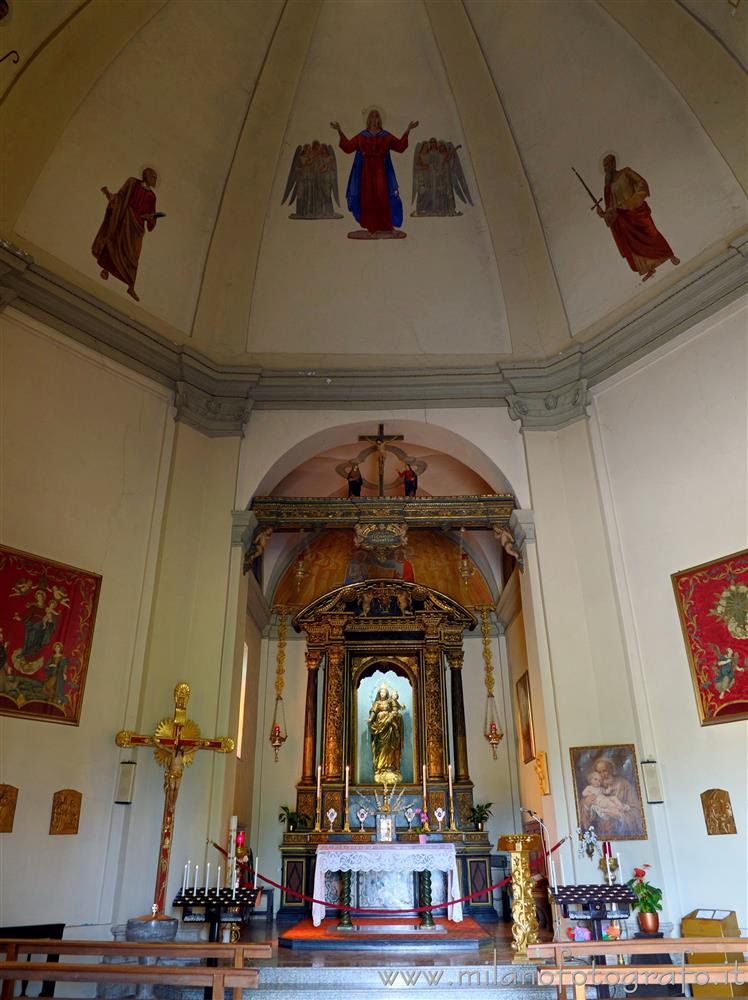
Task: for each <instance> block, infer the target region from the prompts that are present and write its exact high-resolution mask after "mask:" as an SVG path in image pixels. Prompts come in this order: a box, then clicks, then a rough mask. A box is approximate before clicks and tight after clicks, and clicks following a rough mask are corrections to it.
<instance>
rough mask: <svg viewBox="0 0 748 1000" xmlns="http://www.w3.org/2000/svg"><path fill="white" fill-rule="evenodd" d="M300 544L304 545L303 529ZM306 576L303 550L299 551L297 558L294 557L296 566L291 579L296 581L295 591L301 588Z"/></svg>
mask: <svg viewBox="0 0 748 1000" xmlns="http://www.w3.org/2000/svg"><path fill="white" fill-rule="evenodd" d="M301 544H302V546H303V544H304V529H303V528H302V529H301ZM305 576H306V552H305V550H304V548H302V549H301V552H299V554H298V556H297V557H296V566H295V568H294V571H293V577H294V580H295V581H296V589H297V590H298V589H299V588H300V587H301V584H302V582H303V580H304V577H305Z"/></svg>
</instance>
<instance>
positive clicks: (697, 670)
mask: <svg viewBox="0 0 748 1000" xmlns="http://www.w3.org/2000/svg"><path fill="white" fill-rule="evenodd" d="M671 579H672V581H673V590H674V591H675V602H676V604H677V606H678V614H679V615H680V623H681V628H682V629H683V639H684V640H685V643H686V653H687V654H688V662H689V665H690V667H691V679H692V681H693V687H694V693H695V695H696V706H697V708H698V712H699V719H700V721H701V725H702V726H711V725H714V724H715V723H718V722H737V721H738V720H739V719H748V549H743V551H742V552H734V553H733V554H732V555H729V556H723V557H722V558H720V559H715V560H713V561H712V562H708V563H702V564H701V565H700V566H692V567H691V569H684V570H681V571H680V572H679V573H673V575H672V577H671Z"/></svg>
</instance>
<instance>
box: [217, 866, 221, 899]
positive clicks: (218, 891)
mask: <svg viewBox="0 0 748 1000" xmlns="http://www.w3.org/2000/svg"><path fill="white" fill-rule="evenodd" d="M216 894H217V895H219V896H220V894H221V866H220V865H219V866H218V871H217V872H216Z"/></svg>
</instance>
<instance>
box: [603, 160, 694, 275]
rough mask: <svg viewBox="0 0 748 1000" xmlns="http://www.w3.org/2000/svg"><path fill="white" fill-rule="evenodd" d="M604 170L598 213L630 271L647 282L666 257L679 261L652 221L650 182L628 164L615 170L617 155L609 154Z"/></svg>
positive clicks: (677, 262)
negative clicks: (603, 186)
mask: <svg viewBox="0 0 748 1000" xmlns="http://www.w3.org/2000/svg"><path fill="white" fill-rule="evenodd" d="M603 168H604V170H605V211H603V210H602V209H601V208H600V206H599V205H598V208H597V214H598V215H599V216H600V218H602V219H605V223H606V225H607V226H608V228H609V229H610V231H611V233H612V234H613V239H614V240H615V243H616V246H617V247H618V250H619V251H620V254H621V256H622V257H625V258H626V260H627V261H628V262H629V267H630V268H631V270H632V271H638V273H639V274H640V275H641V276H642V281H647V280H648V279H649V278H651V277H652V275H653V274H654V273H655V269H656V268H658V267H659V266H660V264H664V263H665V261H666V260H669V261H671V262H672V263H673V264H680V260H678V258H677V257H676V256H675V254H674V253H673V250H672V248H671V246H670V244H669V243H668V241H667V240H666V239H665V237H664V236H663V235H662V233H661V232H660V231H659V229H658V228H657V226H656V225H655V224H654V221H653V219H652V212H651V210H650V207H649V205H648V204H647V202H646V199H647V198H648V197H649V185H648V184H647V182H646V181H645V180H644V178H643V177H641V176H640V175H639V174H637V173H636V171H635V170H632V169H631V168H630V167H623V168H622V169H621V170H618V169H616V158H615V156H613V154H612V153H608V154H607V155H606V156H605V157H604V159H603Z"/></svg>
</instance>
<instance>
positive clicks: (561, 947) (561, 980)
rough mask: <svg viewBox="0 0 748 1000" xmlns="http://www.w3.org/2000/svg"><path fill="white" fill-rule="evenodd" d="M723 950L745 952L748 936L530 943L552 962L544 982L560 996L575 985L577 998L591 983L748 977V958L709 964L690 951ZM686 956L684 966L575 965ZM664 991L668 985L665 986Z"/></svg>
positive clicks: (533, 954)
mask: <svg viewBox="0 0 748 1000" xmlns="http://www.w3.org/2000/svg"><path fill="white" fill-rule="evenodd" d="M717 942H718V943H719V950H720V952H721V951H725V952H731V953H735V954H740V955H741V959H742V957H743V953H744V952H745V951H746V950H748V938H719V939H717V938H657V939H654V940H653V939H651V938H650V939H647V938H641V939H640V938H634V939H624V940H620V941H548V942H544V943H542V944H533V945H528V948H527V957H528V958H529V959H533V960H537V961H543V960H547V959H550V960H551V962H552V964H551V965H548V966H540V967H539V968H538V985H539V986H555V987H556V988H557V990H558V995H559V997H565V995H566V990H567V988H568V987H569V986H571V987H572V989H573V993H574V1000H585V997H586V990H587V988H588V987H591V986H595V987H597V986H607V987H611V986H621V985H625V986H628V987H634V986H662V987H663V988H664V987H665V986H670V985H677V986H683V985H692V984H696V985H699V986H705V985H707V984H715V985H721V986H723V985H725V984H727V983H734V984H741V983H746V982H748V963H746V962H745V961H743V960H741V961H735V962H721V963H719V964H711V963H710V964H708V965H686V964H685V963H686V955H689V954H699V953H701V954H707V953H709V952H711V953H714V950H715V944H716V943H717ZM662 954H667V955H681V956H682V958H681V962H680V964H679V965H638V964H637V965H602V964H599V965H598V964H596V963H595V961H594V959H593V962H592V964H591V965H583V964H573V965H569V964H568V961H569V960H572V961H573V960H575V959H579V958H582V957H584V956H596V957H597V956H603V957H605V956H607V955H614V956H621V957H622V958H625V956H627V955H662ZM663 992H664V989H663Z"/></svg>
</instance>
